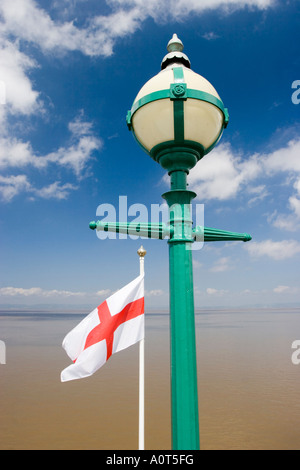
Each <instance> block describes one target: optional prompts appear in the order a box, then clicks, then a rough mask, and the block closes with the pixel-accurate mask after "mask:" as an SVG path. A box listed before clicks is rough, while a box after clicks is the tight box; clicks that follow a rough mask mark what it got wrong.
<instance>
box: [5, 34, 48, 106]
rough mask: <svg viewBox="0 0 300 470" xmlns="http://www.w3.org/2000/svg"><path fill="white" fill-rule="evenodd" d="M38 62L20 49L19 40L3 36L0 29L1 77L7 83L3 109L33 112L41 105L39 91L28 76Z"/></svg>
mask: <svg viewBox="0 0 300 470" xmlns="http://www.w3.org/2000/svg"><path fill="white" fill-rule="evenodd" d="M35 67H37V63H36V62H35V61H34V60H33V59H32V58H30V57H28V56H27V55H25V54H24V53H23V52H20V50H19V44H18V42H17V41H16V42H14V43H12V42H10V41H8V40H5V39H3V38H1V30H0V79H1V81H2V82H3V83H4V84H5V106H3V108H2V111H3V110H5V111H6V112H10V113H20V114H26V115H29V114H32V113H34V112H36V111H37V110H38V109H40V107H41V103H39V93H38V92H37V91H35V90H34V89H33V86H32V83H31V81H30V79H29V78H28V73H29V71H30V70H31V69H33V68H35Z"/></svg>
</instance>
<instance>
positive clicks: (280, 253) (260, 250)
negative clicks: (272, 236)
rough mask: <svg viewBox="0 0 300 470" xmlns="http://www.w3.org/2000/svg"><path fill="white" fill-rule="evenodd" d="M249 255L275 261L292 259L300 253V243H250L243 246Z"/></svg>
mask: <svg viewBox="0 0 300 470" xmlns="http://www.w3.org/2000/svg"><path fill="white" fill-rule="evenodd" d="M245 248H246V249H247V250H248V252H249V254H250V255H251V256H253V257H255V258H260V257H261V256H268V257H269V258H272V259H274V260H276V261H281V260H284V259H289V258H292V257H293V256H295V255H297V254H298V253H300V243H299V242H297V241H296V240H282V241H278V242H274V241H273V240H264V241H262V242H251V243H249V244H247V245H246V246H245Z"/></svg>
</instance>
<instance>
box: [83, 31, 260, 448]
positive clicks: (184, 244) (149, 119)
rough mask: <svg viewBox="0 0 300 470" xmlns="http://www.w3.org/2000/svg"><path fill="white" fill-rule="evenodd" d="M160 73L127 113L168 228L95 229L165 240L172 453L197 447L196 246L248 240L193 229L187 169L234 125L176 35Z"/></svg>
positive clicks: (114, 225)
mask: <svg viewBox="0 0 300 470" xmlns="http://www.w3.org/2000/svg"><path fill="white" fill-rule="evenodd" d="M167 49H168V54H167V55H166V56H165V57H164V59H163V61H162V64H161V71H160V72H159V73H158V74H157V75H155V76H154V77H153V78H152V79H151V80H149V81H148V82H147V83H146V84H145V85H144V86H143V87H142V88H141V90H140V92H139V93H138V95H137V97H136V99H135V100H134V103H133V105H132V108H131V110H130V111H129V112H128V114H127V125H128V127H129V129H130V130H131V131H132V133H133V135H134V137H135V138H136V140H137V142H138V143H139V144H140V146H141V147H142V148H143V150H144V151H145V152H146V153H147V154H149V155H150V156H151V157H152V158H153V159H154V160H155V161H156V162H158V163H159V164H160V165H161V166H162V167H163V168H164V169H165V170H167V171H168V174H169V176H170V182H171V188H170V191H168V192H166V193H165V194H163V195H162V197H163V198H164V199H165V200H166V201H167V203H168V205H169V207H170V220H169V225H166V224H137V225H135V226H132V224H130V223H128V224H127V223H108V222H105V223H104V222H101V221H98V222H91V223H90V228H91V229H97V230H105V231H114V232H118V233H129V234H130V233H134V234H135V235H136V234H140V235H141V236H143V237H148V238H157V239H163V238H165V237H167V236H168V238H169V240H168V244H169V258H170V263H169V265H170V267H169V276H170V328H171V335H170V338H171V403H172V410H171V411H172V448H173V449H177V450H178V449H181V450H184V449H188V450H192V449H196V450H197V449H199V447H200V444H199V419H198V390H197V364H196V340H195V314H194V291H193V268H192V244H193V243H194V242H195V241H197V240H204V242H207V241H218V240H242V241H248V240H251V236H250V235H248V234H245V233H242V234H240V233H234V232H227V231H223V230H217V229H211V228H206V227H195V228H193V222H192V218H191V211H190V206H191V201H192V200H193V199H194V198H195V197H196V194H195V193H194V192H192V191H189V190H188V189H187V175H188V174H189V171H190V170H191V169H192V168H193V167H194V166H195V165H196V164H197V162H198V161H199V160H201V159H202V158H203V157H204V156H205V155H206V154H208V153H209V152H210V151H211V150H212V149H213V148H214V146H215V145H216V144H217V143H218V141H219V139H220V138H221V135H222V133H223V130H224V128H226V126H227V124H228V120H229V116H228V111H227V109H226V108H225V107H224V105H223V103H222V101H221V99H220V97H219V95H218V93H217V92H216V90H215V89H214V87H213V86H212V85H211V84H210V83H209V82H208V81H207V80H206V79H205V78H203V77H202V76H200V75H198V74H196V73H195V72H193V71H192V70H191V69H190V61H189V59H188V57H187V56H186V55H185V54H184V53H183V52H182V51H183V44H182V42H181V41H180V39H178V37H177V36H176V34H174V36H173V38H172V39H171V41H170V42H169V44H168V46H167Z"/></svg>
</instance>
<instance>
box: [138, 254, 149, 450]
mask: <svg viewBox="0 0 300 470" xmlns="http://www.w3.org/2000/svg"><path fill="white" fill-rule="evenodd" d="M137 253H138V255H139V258H140V276H142V275H143V274H144V273H145V268H144V261H145V256H146V253H147V251H146V250H145V249H144V248H143V246H141V247H140V248H139V249H138V251H137ZM144 449H145V339H144V338H143V339H141V341H140V345H139V450H144Z"/></svg>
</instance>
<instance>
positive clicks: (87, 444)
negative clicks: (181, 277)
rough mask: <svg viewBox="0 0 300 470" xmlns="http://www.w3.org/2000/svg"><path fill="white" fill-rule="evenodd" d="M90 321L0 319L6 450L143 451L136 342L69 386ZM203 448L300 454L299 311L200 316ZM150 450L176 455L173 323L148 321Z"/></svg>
mask: <svg viewBox="0 0 300 470" xmlns="http://www.w3.org/2000/svg"><path fill="white" fill-rule="evenodd" d="M81 318H82V316H80V315H71V314H51V313H45V312H44V313H43V312H40V313H36V312H32V313H27V314H20V313H18V312H15V313H13V312H10V313H5V312H2V314H1V313H0V340H2V341H4V342H5V344H6V350H7V359H6V362H7V363H6V365H0V449H1V450H3V449H107V450H113V449H116V450H117V449H118V450H122V449H137V445H138V444H137V443H138V345H135V346H132V347H131V348H129V349H127V350H124V351H122V352H120V353H118V354H115V355H113V356H112V357H111V358H110V360H109V361H108V362H107V364H106V365H105V366H104V367H103V368H101V369H100V370H99V371H98V372H97V373H96V374H95V375H94V376H93V377H90V378H87V379H82V380H76V381H73V382H67V383H61V382H60V372H61V370H62V369H64V368H65V367H67V366H68V365H69V364H70V360H69V359H68V357H67V356H66V353H65V351H64V350H63V349H62V347H61V342H62V340H63V338H64V336H65V335H66V333H68V332H69V331H70V330H71V329H72V328H73V327H74V326H75V325H76V324H77V323H79V321H80V320H81ZM196 332H197V358H198V383H199V415H200V440H201V448H202V449H203V450H206V449H300V365H299V366H295V365H293V364H292V361H291V356H292V353H293V350H292V349H291V345H292V343H293V341H294V340H296V339H300V309H286V310H279V309H277V310H275V309H272V310H271V309H270V310H267V309H261V310H235V311H207V312H199V313H197V314H196ZM145 353H146V383H145V389H146V397H145V399H146V403H145V407H146V409H145V412H146V417H145V423H146V424H145V441H146V449H152V450H160V449H170V448H171V429H170V427H171V426H170V372H169V362H170V355H169V316H168V315H167V314H147V315H146V342H145Z"/></svg>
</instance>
